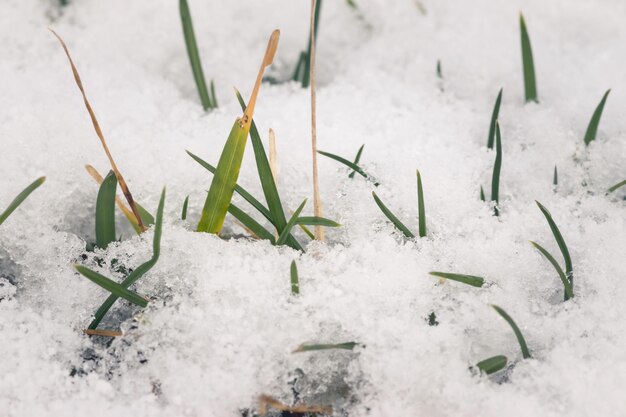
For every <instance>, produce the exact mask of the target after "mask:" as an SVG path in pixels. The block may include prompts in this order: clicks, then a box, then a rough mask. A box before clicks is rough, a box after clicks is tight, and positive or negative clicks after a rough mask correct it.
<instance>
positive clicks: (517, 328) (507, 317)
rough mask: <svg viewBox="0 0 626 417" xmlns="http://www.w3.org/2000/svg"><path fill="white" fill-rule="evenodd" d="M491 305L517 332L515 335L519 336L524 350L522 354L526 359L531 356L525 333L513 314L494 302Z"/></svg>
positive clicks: (518, 339)
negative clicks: (512, 316)
mask: <svg viewBox="0 0 626 417" xmlns="http://www.w3.org/2000/svg"><path fill="white" fill-rule="evenodd" d="M491 307H493V309H494V310H496V312H497V313H498V314H499V315H500V317H502V318H503V319H504V320H505V321H506V322H507V323H509V326H511V329H513V333H515V337H516V338H517V342H518V343H519V346H520V349H521V350H522V356H523V357H524V359H528V358H530V357H531V356H530V351H529V350H528V346H527V345H526V340H525V339H524V335H523V334H522V332H521V331H520V329H519V327H517V324H515V322H514V321H513V319H512V318H511V316H509V315H508V314H507V312H506V311H504V310H503V309H502V308H500V307H498V306H497V305H495V304H492V305H491Z"/></svg>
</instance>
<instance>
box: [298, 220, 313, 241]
mask: <svg viewBox="0 0 626 417" xmlns="http://www.w3.org/2000/svg"><path fill="white" fill-rule="evenodd" d="M298 226H300V229H302V231H303V232H304V233H306V235H307V236H308V237H309V238H310V239H311V240H315V235H314V234H313V232H311V231H310V230H309V229H308V228H307V227H306V226H305V225H303V224H299V225H298Z"/></svg>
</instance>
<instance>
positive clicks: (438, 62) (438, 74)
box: [437, 59, 443, 80]
mask: <svg viewBox="0 0 626 417" xmlns="http://www.w3.org/2000/svg"><path fill="white" fill-rule="evenodd" d="M437 78H439V79H440V80H443V72H442V71H441V60H440V59H438V60H437Z"/></svg>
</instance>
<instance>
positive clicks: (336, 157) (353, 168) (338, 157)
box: [317, 147, 380, 187]
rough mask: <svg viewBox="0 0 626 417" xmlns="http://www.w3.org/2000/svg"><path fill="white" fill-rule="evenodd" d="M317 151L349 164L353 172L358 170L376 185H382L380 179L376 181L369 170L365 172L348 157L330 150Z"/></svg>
mask: <svg viewBox="0 0 626 417" xmlns="http://www.w3.org/2000/svg"><path fill="white" fill-rule="evenodd" d="M361 148H362V147H361ZM317 153H319V154H320V155H324V156H325V157H327V158H330V159H334V160H335V161H337V162H339V163H342V164H344V165H345V166H347V167H348V168H350V169H351V170H352V174H354V173H355V172H356V173H357V174H359V175H360V176H362V177H363V178H365V179H366V180H368V181H371V182H372V183H373V184H374V186H375V187H378V186H379V185H380V183H379V182H378V181H376V180H375V179H374V178H373V177H372V176H371V175H369V174H368V173H367V172H365V171H364V170H363V168H361V167H360V166H358V165H357V164H356V163H355V162H350V161H348V160H347V159H346V158H343V157H341V156H339V155H335V154H332V153H330V152H324V151H319V150H318V151H317Z"/></svg>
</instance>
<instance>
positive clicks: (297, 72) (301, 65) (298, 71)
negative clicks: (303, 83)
mask: <svg viewBox="0 0 626 417" xmlns="http://www.w3.org/2000/svg"><path fill="white" fill-rule="evenodd" d="M305 61H306V52H304V51H302V52H300V56H299V57H298V63H297V64H296V69H295V71H294V72H293V76H292V77H291V80H292V81H300V80H301V79H302V75H301V73H302V71H304V65H305V64H304V62H305Z"/></svg>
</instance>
